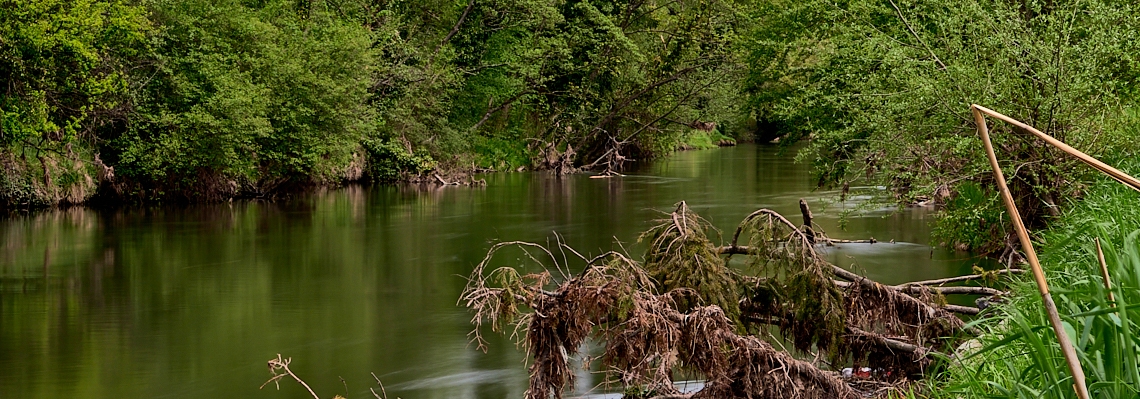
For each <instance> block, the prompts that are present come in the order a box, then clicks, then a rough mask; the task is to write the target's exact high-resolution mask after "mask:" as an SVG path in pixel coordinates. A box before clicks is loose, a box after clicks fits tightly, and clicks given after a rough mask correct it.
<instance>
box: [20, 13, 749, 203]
mask: <svg viewBox="0 0 1140 399" xmlns="http://www.w3.org/2000/svg"><path fill="white" fill-rule="evenodd" d="M740 7H741V6H740V5H738V4H737V3H735V2H733V1H730V0H686V1H644V0H628V1H620V0H618V1H612V0H605V1H602V0H571V1H563V0H496V1H474V0H472V1H466V2H457V1H401V0H387V1H378V2H373V1H360V0H344V1H333V0H326V1H312V0H265V1H241V0H208V1H207V0H194V1H172V0H153V1H142V0H138V1H129V0H128V1H118V0H86V1H49V0H42V1H32V2H12V1H7V2H2V3H0V11H2V12H0V24H2V25H3V27H2V28H0V76H3V77H4V80H5V81H6V82H8V84H7V87H6V90H5V92H4V93H2V94H0V96H2V97H0V111H2V115H3V131H2V133H0V134H2V136H0V137H2V140H0V155H2V157H3V158H2V160H3V172H4V173H3V190H0V191H3V193H2V195H3V196H4V201H3V203H5V204H7V205H19V204H26V205H32V204H37V203H56V202H61V201H62V202H73V203H78V202H84V201H86V200H88V199H89V198H91V196H92V195H94V194H96V192H97V189H98V192H99V193H100V194H103V195H105V196H106V197H108V198H111V199H124V198H126V199H142V200H147V199H187V200H202V199H206V200H209V199H222V198H232V197H234V196H263V195H273V194H275V193H278V192H281V191H284V190H288V189H290V188H296V187H303V186H308V185H314V184H336V183H340V182H344V181H353V180H360V179H371V180H376V181H392V180H401V179H412V178H416V176H423V175H425V174H427V173H436V172H432V171H433V170H437V171H439V172H438V173H446V172H447V171H456V170H461V169H467V170H470V169H472V168H480V169H484V168H491V169H508V168H509V169H515V168H517V167H520V166H530V167H536V168H544V167H546V168H553V167H556V166H557V167H560V168H562V169H568V168H573V167H579V166H583V165H587V166H590V167H593V168H598V169H602V168H620V167H621V164H622V163H623V162H624V161H625V160H626V159H628V158H633V157H637V158H641V157H652V156H656V155H658V154H663V153H667V152H669V151H672V150H673V149H675V148H676V147H677V146H678V145H679V144H680V143H682V142H684V141H686V140H689V139H691V136H693V135H703V136H708V135H710V134H714V133H710V132H713V131H715V130H716V128H717V127H718V126H720V128H721V129H720V130H724V129H725V126H726V125H732V124H734V123H736V124H737V125H739V123H737V121H738V119H739V118H738V112H737V111H736V107H735V105H734V104H735V103H736V102H735V101H734V100H735V99H737V98H738V95H737V94H738V93H739V90H737V82H738V81H739V79H740V78H741V77H742V76H743V71H744V68H743V64H742V63H741V62H740V61H739V57H737V56H736V55H737V53H738V52H737V48H736V47H734V45H735V44H736V43H737V40H736V39H737V27H738V26H745V25H746V24H745V21H744V17H745V14H744V13H743V12H742V11H741V10H740V9H739V8H740ZM704 141H709V139H704ZM567 167H568V168H567Z"/></svg>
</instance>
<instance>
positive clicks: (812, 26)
mask: <svg viewBox="0 0 1140 399" xmlns="http://www.w3.org/2000/svg"><path fill="white" fill-rule="evenodd" d="M757 15H758V22H757V23H756V24H755V27H756V31H755V34H754V35H752V36H751V38H750V42H749V44H748V48H749V49H750V53H749V54H750V56H749V60H750V63H751V65H752V68H751V70H750V76H749V78H748V90H749V91H750V93H751V95H750V98H751V100H750V107H751V109H752V111H753V112H754V114H755V115H756V117H757V119H759V120H760V121H761V122H762V123H767V124H770V125H775V126H779V127H782V129H783V132H784V133H786V134H789V135H791V137H792V138H800V137H811V138H812V140H811V144H810V149H809V150H808V151H807V152H806V153H803V154H801V156H802V157H803V159H810V160H812V161H813V162H814V163H815V165H816V166H817V170H818V172H819V175H820V183H821V184H837V185H846V184H849V183H850V182H852V181H854V180H857V179H860V178H864V177H869V178H871V179H873V181H876V182H882V183H884V185H886V186H887V187H888V188H889V189H890V190H891V192H892V193H893V194H894V195H896V196H897V198H899V199H900V200H903V201H918V200H931V201H935V202H938V203H943V204H948V205H950V208H951V209H950V212H949V213H948V214H947V217H946V218H945V219H944V223H942V225H941V227H940V229H941V232H942V235H943V236H944V237H946V238H947V239H949V240H952V241H955V242H958V243H961V244H964V245H962V246H967V245H969V246H974V247H979V246H980V247H982V248H980V249H983V250H987V251H996V250H1000V249H1002V248H1001V245H1002V244H1001V240H1000V239H997V238H1000V237H1001V236H1004V235H1005V231H1004V230H1003V227H1002V226H1003V225H1004V223H1001V220H1002V214H1001V213H1000V204H999V202H998V201H996V196H995V195H994V192H993V191H992V187H994V184H993V182H992V178H991V175H990V172H989V166H988V165H987V164H986V161H985V156H984V153H983V151H982V147H981V145H980V141H979V139H978V138H977V135H976V133H975V132H974V125H973V119H972V117H971V116H970V113H969V106H970V104H980V105H985V106H987V107H990V108H992V109H994V110H997V111H998V112H1002V113H1005V114H1007V115H1009V116H1012V117H1014V118H1016V119H1019V120H1022V121H1024V122H1026V123H1028V124H1030V125H1032V126H1035V127H1037V128H1039V129H1040V130H1042V131H1044V132H1045V133H1047V134H1050V135H1053V136H1054V137H1056V138H1058V139H1060V140H1063V141H1066V142H1068V143H1069V144H1071V145H1073V146H1074V147H1076V148H1079V149H1082V150H1084V151H1086V152H1089V153H1091V154H1093V155H1096V156H1101V155H1105V154H1119V153H1134V151H1135V149H1136V147H1135V140H1131V139H1128V138H1127V136H1122V135H1120V134H1119V133H1118V132H1121V131H1122V130H1120V129H1119V128H1118V127H1119V126H1120V125H1122V124H1125V123H1128V122H1132V121H1130V120H1128V119H1127V118H1126V113H1125V112H1123V110H1124V109H1126V108H1128V107H1130V106H1132V105H1133V104H1134V103H1135V100H1134V98H1135V95H1136V94H1137V93H1136V87H1137V85H1136V83H1138V78H1140V74H1138V73H1140V69H1138V68H1137V62H1140V60H1138V59H1136V58H1135V54H1137V50H1138V48H1137V46H1140V41H1138V40H1137V39H1138V37H1137V35H1138V34H1140V33H1138V32H1140V29H1138V28H1140V17H1138V15H1137V13H1136V6H1135V4H1133V3H1132V2H1125V1H1113V0H1097V1H1081V2H1076V1H1033V0H1018V1H1006V0H999V1H979V2H952V1H943V0H886V1H880V0H848V1H839V2H835V1H814V0H809V1H796V2H787V1H773V2H769V3H766V4H764V5H761V6H760V8H759V9H758V11H757ZM996 129H997V130H996V131H995V145H996V146H997V151H998V153H999V158H1000V159H1002V160H1003V166H1004V167H1006V168H1008V169H1007V170H1006V176H1008V177H1009V179H1010V180H1011V182H1010V185H1011V189H1012V190H1013V191H1014V192H1015V196H1016V197H1018V201H1019V206H1020V208H1021V210H1022V213H1023V216H1025V217H1026V219H1027V221H1028V222H1030V223H1031V225H1032V227H1039V226H1040V225H1041V223H1043V222H1044V221H1045V220H1046V219H1047V218H1048V217H1049V216H1050V215H1054V216H1055V215H1057V214H1058V211H1057V208H1056V206H1055V205H1058V203H1059V202H1061V200H1062V199H1065V198H1074V197H1077V196H1079V194H1080V193H1081V191H1082V190H1083V185H1082V184H1081V182H1083V181H1086V180H1087V177H1088V176H1087V175H1085V174H1084V171H1083V169H1079V168H1077V167H1076V164H1075V163H1074V162H1073V161H1072V160H1070V159H1069V158H1067V157H1065V156H1064V155H1063V154H1061V153H1060V152H1058V151H1056V150H1052V149H1049V148H1046V147H1045V146H1043V144H1042V143H1040V142H1039V141H1037V140H1036V139H1033V138H1031V137H1030V136H1028V135H1027V134H1022V133H1019V132H1014V131H1011V129H1010V128H1009V126H1008V125H1005V124H997V127H996ZM963 183H965V184H967V185H966V186H965V190H964V191H965V192H964V194H965V195H962V196H957V195H956V194H957V193H958V192H959V191H960V190H959V188H960V187H963V186H962V184H963ZM952 198H953V199H952Z"/></svg>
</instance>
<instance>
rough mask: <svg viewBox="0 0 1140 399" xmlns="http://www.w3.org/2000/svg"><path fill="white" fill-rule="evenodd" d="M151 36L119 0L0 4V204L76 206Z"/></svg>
mask: <svg viewBox="0 0 1140 399" xmlns="http://www.w3.org/2000/svg"><path fill="white" fill-rule="evenodd" d="M149 29H150V27H149V23H148V22H147V20H146V19H145V17H144V13H143V11H142V10H141V9H140V8H138V7H135V6H131V5H129V4H127V3H125V2H122V1H113V0H112V1H106V0H85V1H56V0H30V1H0V81H3V82H4V88H3V89H0V166H2V168H3V171H0V183H2V184H0V204H8V205H16V204H34V203H53V202H58V201H67V202H81V201H84V200H86V199H87V197H88V196H89V195H90V194H93V192H94V187H93V182H92V175H94V174H95V173H94V171H93V170H92V169H93V168H95V167H94V166H92V165H91V164H92V163H99V161H98V156H97V154H95V153H92V152H91V151H90V147H91V146H92V145H93V143H96V142H97V141H98V140H99V137H100V134H101V132H103V131H106V130H109V129H114V128H116V127H117V126H121V125H122V124H123V123H124V121H125V117H126V113H127V112H128V110H129V105H130V102H129V101H128V94H129V88H128V79H127V78H126V77H127V71H128V69H129V67H130V65H132V64H133V63H135V62H136V60H137V58H138V57H140V56H141V54H140V53H139V51H138V49H139V48H141V47H143V46H142V43H143V42H144V41H145V35H146V33H147V32H148V30H149Z"/></svg>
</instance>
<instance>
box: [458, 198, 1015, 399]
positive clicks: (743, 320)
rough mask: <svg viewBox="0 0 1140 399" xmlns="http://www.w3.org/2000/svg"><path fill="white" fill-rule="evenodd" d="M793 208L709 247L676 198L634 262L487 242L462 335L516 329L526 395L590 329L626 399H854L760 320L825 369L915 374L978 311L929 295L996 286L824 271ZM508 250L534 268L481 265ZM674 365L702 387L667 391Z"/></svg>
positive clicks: (558, 371) (546, 390) (536, 390)
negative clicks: (744, 260) (525, 366)
mask: <svg viewBox="0 0 1140 399" xmlns="http://www.w3.org/2000/svg"><path fill="white" fill-rule="evenodd" d="M801 210H804V211H805V212H802V213H803V214H804V216H805V218H804V221H805V224H804V226H803V227H799V226H795V225H794V224H792V223H791V222H790V221H788V220H787V219H786V218H784V217H783V216H782V215H780V214H778V213H776V212H773V211H770V210H766V209H762V210H759V211H756V212H753V213H752V214H750V215H748V217H746V218H745V219H744V221H743V222H742V223H741V224H740V226H738V228H737V229H736V231H735V233H734V234H733V236H732V239H731V242H730V244H729V245H727V246H717V245H714V244H713V243H712V242H710V240H709V238H708V236H707V235H706V233H707V232H708V231H712V230H713V229H712V227H711V226H710V225H709V224H708V222H707V221H705V220H704V219H702V218H701V217H700V216H698V215H697V214H695V213H693V212H692V211H691V210H690V209H689V208H688V206H687V204H685V203H684V202H682V203H679V204H678V206H677V210H676V211H674V212H672V213H669V214H666V215H665V217H664V218H662V219H661V220H660V222H659V224H657V225H656V226H654V227H653V228H651V229H650V230H649V231H647V232H646V233H644V234H643V235H642V237H641V240H645V241H646V242H648V243H649V249H648V251H647V253H646V255H645V261H644V262H638V261H634V260H633V259H631V258H630V257H628V256H626V255H624V254H620V253H616V252H609V253H606V254H603V255H601V256H597V257H594V258H586V257H585V256H582V255H581V254H579V253H578V252H577V251H574V250H573V249H571V248H569V247H567V246H565V245H564V244H561V243H559V244H558V247H557V248H555V249H549V248H546V247H544V246H541V245H538V244H532V243H522V242H510V243H500V244H496V245H495V246H493V247H492V248H491V249H490V250H489V251H488V254H487V256H486V257H485V258H484V260H483V261H482V262H480V264H479V265H478V266H476V268H475V270H474V271H473V272H472V274H471V277H470V278H469V282H468V285H467V288H466V289H465V290H464V293H463V295H462V297H461V299H460V302H461V303H462V304H464V305H465V306H467V307H468V308H470V309H472V310H473V311H474V316H473V318H472V323H473V324H474V326H475V328H474V329H473V331H472V335H471V337H472V339H473V340H474V341H475V342H476V343H478V344H479V347H480V348H485V342H484V341H483V340H482V337H481V328H480V326H483V325H484V324H486V325H489V326H490V327H491V330H492V331H496V332H500V333H507V332H508V331H513V332H514V334H515V335H516V336H518V337H519V339H520V341H521V342H520V343H521V344H522V345H523V346H524V347H525V348H526V350H527V352H528V353H530V354H531V355H532V360H531V362H530V366H529V370H530V386H529V389H528V390H527V394H526V397H527V398H543V399H546V398H548V397H551V396H553V397H561V394H562V391H563V389H564V388H565V387H567V386H571V385H572V382H573V379H574V375H575V373H573V372H572V371H571V369H570V359H571V358H572V357H574V356H576V355H577V351H578V349H579V348H581V347H582V344H583V343H584V342H585V340H586V339H588V338H591V337H592V339H593V341H594V342H597V343H599V344H602V345H603V346H604V350H603V351H604V353H603V354H602V355H601V357H600V358H601V360H602V362H603V363H604V364H605V369H606V370H607V376H608V379H607V380H608V382H609V383H612V384H619V385H621V386H623V387H625V391H626V392H641V393H643V394H638V395H634V396H633V397H639V398H722V397H752V398H813V399H814V398H855V397H859V394H858V393H857V391H856V390H855V389H853V388H852V387H851V386H849V385H848V384H847V383H846V381H844V380H842V379H840V378H839V377H838V376H837V375H836V373H835V372H834V371H830V370H828V367H829V366H823V365H821V364H819V363H817V362H804V361H801V360H796V358H795V357H793V354H792V353H787V352H783V351H780V350H777V349H775V348H773V347H772V346H771V345H770V344H768V343H767V342H765V341H764V340H763V339H762V338H761V337H762V336H763V334H767V333H766V331H768V330H767V329H766V328H763V327H759V326H760V325H772V326H776V327H779V329H780V331H781V332H782V333H783V336H784V339H787V340H789V341H791V342H792V343H793V344H794V347H795V349H797V350H799V351H802V353H804V354H809V353H811V354H816V356H815V358H816V359H824V360H827V359H830V361H829V362H827V364H831V365H839V367H842V365H844V364H850V362H851V361H854V362H855V365H856V366H861V365H866V366H869V367H872V368H875V369H881V370H883V372H882V373H881V374H882V376H878V377H876V378H905V377H907V376H915V375H918V376H921V375H922V373H923V372H924V370H926V369H927V368H928V367H929V366H930V365H931V364H932V363H933V362H935V361H936V359H938V358H939V357H937V356H931V355H932V354H936V353H949V352H950V349H952V348H953V345H954V344H955V341H956V340H957V338H956V337H961V336H965V335H969V334H970V333H971V331H970V330H968V329H967V328H966V326H965V324H964V323H963V321H962V320H961V319H959V318H957V317H956V316H955V315H954V313H959V314H977V313H978V312H979V310H978V309H977V308H972V307H966V306H956V305H945V304H942V303H941V302H942V301H941V300H940V298H941V296H942V295H947V294H965V293H983V294H993V293H994V291H997V290H993V289H991V288H985V287H940V286H937V285H926V284H910V285H904V286H901V287H896V286H888V285H883V284H879V283H877V282H874V281H871V280H869V279H867V278H865V277H863V276H860V275H858V274H856V273H853V272H850V271H848V270H845V269H843V268H840V267H838V266H835V265H832V264H830V263H828V262H827V261H825V260H824V259H822V258H821V257H820V256H819V255H818V254H817V253H816V251H815V245H816V243H817V242H819V243H822V242H826V240H827V238H826V236H825V235H823V234H820V233H819V232H818V231H814V230H812V229H811V226H810V222H811V215H810V211H809V210H807V207H806V204H805V206H804V207H802V208H801ZM809 232H811V235H809ZM813 238H814V240H813ZM508 247H515V248H518V250H522V251H523V252H524V253H525V256H524V257H522V258H521V259H524V260H525V261H526V262H528V263H530V264H532V265H531V266H527V268H528V269H530V270H534V269H533V267H534V266H538V267H539V270H540V271H539V272H537V273H530V274H524V273H523V272H521V271H520V270H521V269H520V268H516V267H499V268H495V269H492V268H491V262H492V261H493V259H494V258H495V254H496V253H497V252H499V251H500V250H503V249H505V248H508ZM556 252H557V253H561V254H563V255H562V256H555V255H554V253H556ZM566 254H573V255H574V256H575V257H576V258H572V259H578V261H580V262H582V263H583V264H584V266H583V267H582V269H581V271H580V272H577V273H571V272H570V266H569V265H567V264H566V261H567V257H566ZM732 255H743V256H747V257H748V259H750V260H751V263H750V264H751V265H752V266H751V272H750V273H749V274H741V273H740V272H739V271H737V270H735V269H732V268H729V267H727V259H726V258H727V257H729V256H732ZM552 271H553V272H552ZM970 279H975V278H972V277H971V278H969V279H967V280H970ZM991 290H992V291H991ZM758 327H759V328H758ZM681 368H683V369H686V370H689V371H690V372H695V373H696V374H698V375H700V376H701V377H703V378H704V379H705V380H706V384H705V387H704V388H703V389H702V390H701V391H698V392H695V393H684V394H683V393H681V392H678V391H677V390H676V388H674V387H673V384H672V375H673V372H674V370H677V369H681Z"/></svg>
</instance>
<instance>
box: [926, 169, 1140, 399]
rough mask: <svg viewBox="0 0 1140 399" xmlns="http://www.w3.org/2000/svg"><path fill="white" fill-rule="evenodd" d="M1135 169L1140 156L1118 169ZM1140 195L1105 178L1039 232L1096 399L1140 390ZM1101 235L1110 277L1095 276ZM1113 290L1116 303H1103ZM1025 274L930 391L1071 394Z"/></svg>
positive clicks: (1066, 320)
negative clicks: (1108, 286)
mask: <svg viewBox="0 0 1140 399" xmlns="http://www.w3.org/2000/svg"><path fill="white" fill-rule="evenodd" d="M1122 169H1123V170H1125V171H1126V172H1136V171H1140V162H1137V161H1135V160H1133V161H1130V162H1129V163H1128V164H1126V165H1125V167H1123V168H1122ZM1138 199H1140V193H1137V192H1135V191H1133V190H1132V189H1130V188H1128V187H1126V186H1123V185H1121V184H1119V183H1117V182H1115V181H1112V180H1109V179H1107V178H1105V179H1102V180H1101V181H1100V182H1098V183H1096V184H1094V185H1093V186H1092V187H1091V188H1090V189H1089V191H1088V192H1087V195H1086V196H1085V197H1084V198H1082V199H1081V200H1080V201H1079V202H1077V203H1074V204H1072V207H1071V209H1069V210H1068V211H1067V212H1066V213H1065V214H1064V215H1063V216H1062V218H1061V220H1060V221H1059V222H1058V223H1056V224H1054V225H1053V226H1052V227H1051V228H1050V229H1049V230H1047V231H1044V232H1042V233H1041V234H1040V235H1039V236H1038V237H1036V238H1037V242H1038V243H1039V244H1038V245H1039V248H1040V249H1041V252H1042V257H1041V261H1042V266H1043V267H1044V268H1045V273H1046V277H1047V280H1048V282H1049V285H1050V287H1051V292H1052V293H1053V298H1054V300H1055V301H1056V303H1057V308H1058V310H1059V311H1060V313H1061V317H1062V320H1063V321H1064V325H1065V329H1066V331H1067V334H1068V335H1069V337H1070V338H1071V339H1072V341H1073V342H1074V345H1075V346H1076V351H1077V354H1078V356H1079V357H1080V359H1081V363H1082V366H1083V368H1084V371H1085V375H1086V378H1087V380H1088V387H1089V391H1090V394H1091V395H1092V397H1093V398H1134V397H1137V396H1138V392H1140V358H1138V350H1137V348H1138V345H1140V326H1138V324H1137V321H1138V320H1140V201H1137V200H1138ZM1096 238H1099V239H1100V241H1101V243H1102V246H1103V250H1104V255H1105V258H1106V263H1107V269H1108V273H1109V275H1110V280H1111V283H1112V289H1111V292H1110V291H1109V290H1108V289H1106V288H1105V284H1104V279H1103V278H1102V277H1101V272H1100V267H1099V262H1098V261H1097V252H1096V245H1095V241H1094V240H1095V239H1096ZM1110 294H1111V295H1112V296H1113V297H1114V299H1115V301H1114V302H1113V301H1110V299H1109V298H1110ZM1042 309H1043V306H1042V303H1041V296H1040V294H1039V293H1038V292H1037V288H1036V286H1035V285H1034V284H1033V281H1032V278H1031V277H1029V275H1026V276H1023V277H1022V279H1021V281H1020V282H1018V283H1017V284H1015V286H1014V287H1013V294H1012V295H1011V297H1010V299H1009V301H1008V303H1006V304H1004V305H1002V306H1000V307H999V308H998V309H996V312H998V313H997V314H996V316H997V317H990V318H986V319H984V321H982V322H979V323H980V324H979V325H978V327H979V328H980V329H982V330H983V331H985V332H986V334H984V335H983V336H982V338H981V340H980V342H977V343H976V344H975V345H974V346H973V349H974V350H966V351H964V352H966V353H960V354H959V355H960V356H962V355H965V356H962V357H961V359H960V361H958V362H954V363H953V364H954V366H953V367H951V368H949V370H948V371H947V378H946V379H945V380H944V382H942V383H941V384H940V385H943V386H939V387H935V388H936V389H931V390H930V391H931V392H933V393H932V394H931V395H932V397H935V398H942V397H945V398H961V397H971V398H973V397H991V398H1075V397H1077V396H1076V393H1075V392H1074V390H1073V387H1072V377H1071V375H1070V374H1069V372H1068V370H1067V368H1066V366H1065V362H1064V359H1063V357H1062V355H1061V352H1060V348H1059V346H1058V344H1057V342H1056V341H1057V340H1056V338H1055V337H1054V335H1053V334H1054V333H1053V331H1052V330H1051V329H1050V328H1049V323H1048V319H1047V318H1046V316H1045V314H1044V311H1043V310H1042Z"/></svg>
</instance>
